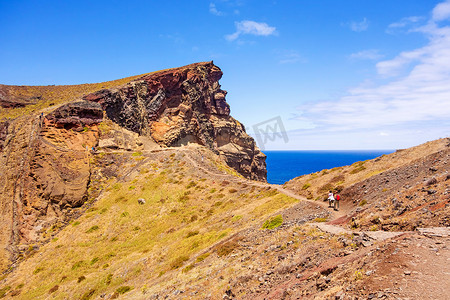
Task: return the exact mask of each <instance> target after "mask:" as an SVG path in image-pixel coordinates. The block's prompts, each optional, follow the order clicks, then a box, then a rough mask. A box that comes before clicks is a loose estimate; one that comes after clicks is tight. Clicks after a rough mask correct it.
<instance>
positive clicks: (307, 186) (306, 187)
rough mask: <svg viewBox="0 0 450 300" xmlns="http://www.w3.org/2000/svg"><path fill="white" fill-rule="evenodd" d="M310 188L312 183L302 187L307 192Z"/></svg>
mask: <svg viewBox="0 0 450 300" xmlns="http://www.w3.org/2000/svg"><path fill="white" fill-rule="evenodd" d="M310 186H311V184H310V183H305V184H304V185H303V186H302V190H307V189H308V188H309V187H310Z"/></svg>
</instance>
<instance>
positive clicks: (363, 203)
mask: <svg viewBox="0 0 450 300" xmlns="http://www.w3.org/2000/svg"><path fill="white" fill-rule="evenodd" d="M366 204H367V200H366V199H362V200H361V201H360V202H359V204H358V205H359V206H363V205H366Z"/></svg>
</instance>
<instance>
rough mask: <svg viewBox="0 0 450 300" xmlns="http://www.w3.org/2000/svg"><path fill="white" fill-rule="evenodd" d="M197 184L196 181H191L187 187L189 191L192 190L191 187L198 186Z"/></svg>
mask: <svg viewBox="0 0 450 300" xmlns="http://www.w3.org/2000/svg"><path fill="white" fill-rule="evenodd" d="M196 185H197V184H196V183H195V182H194V181H192V180H191V181H189V183H188V185H187V186H186V188H187V189H190V188H191V187H194V186H196Z"/></svg>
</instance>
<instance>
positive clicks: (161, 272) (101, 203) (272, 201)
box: [2, 148, 297, 299]
mask: <svg viewBox="0 0 450 300" xmlns="http://www.w3.org/2000/svg"><path fill="white" fill-rule="evenodd" d="M201 151H203V156H204V157H205V166H206V167H209V168H211V169H214V167H215V166H217V165H218V164H220V161H219V160H218V159H217V157H215V155H213V154H212V153H210V152H208V151H206V150H204V149H202V150H201ZM199 153H200V150H196V151H193V150H189V148H188V149H187V150H186V151H173V150H167V151H160V152H155V153H153V152H152V153H150V152H149V153H145V152H144V153H143V152H134V153H110V154H107V153H99V154H97V155H96V156H95V157H93V158H92V163H93V164H94V165H95V164H96V165H98V168H99V169H100V168H101V166H102V165H105V164H108V162H109V163H110V162H111V161H115V162H116V163H117V164H121V163H123V165H121V166H120V168H121V169H122V170H121V174H119V176H118V178H119V180H116V179H108V178H107V177H106V176H103V177H95V176H94V177H93V180H94V182H93V184H94V185H93V186H92V188H91V189H92V194H93V195H94V194H97V193H98V190H97V189H99V190H101V191H102V192H101V194H100V196H98V200H96V201H95V200H94V201H95V202H94V203H93V205H92V207H90V208H89V209H87V210H86V212H85V213H84V214H83V215H82V216H81V217H80V218H78V219H76V220H74V221H72V222H71V223H70V224H69V225H67V226H66V227H65V228H64V229H63V230H62V231H61V232H59V233H57V234H55V233H54V232H55V231H56V230H57V229H58V228H57V227H58V225H54V226H53V227H52V228H47V229H46V230H47V233H48V237H49V238H50V237H51V242H50V243H48V244H46V245H44V246H42V247H38V246H37V245H36V247H34V248H33V247H30V249H29V251H28V252H27V258H26V259H25V260H24V261H23V262H22V263H21V264H20V266H19V267H18V268H17V270H15V271H14V272H13V273H12V274H10V275H9V276H8V278H7V280H6V282H5V283H4V284H3V286H2V288H3V289H5V288H8V287H10V288H11V289H12V290H13V294H18V299H36V298H38V299H42V298H46V297H47V296H48V295H50V294H51V297H52V298H56V299H67V298H70V299H79V298H82V299H88V298H91V297H97V296H98V295H100V294H103V293H107V294H108V293H109V294H114V293H117V294H121V293H125V292H126V291H128V290H129V289H132V290H139V291H141V290H145V289H146V287H149V286H153V285H155V284H156V283H157V282H159V281H164V282H167V281H168V280H169V279H168V278H171V279H174V278H176V277H177V276H189V274H188V273H189V272H190V271H191V270H192V269H195V268H196V267H197V265H198V264H200V263H201V262H202V260H203V259H205V258H206V257H208V256H209V255H218V254H217V253H223V252H224V251H225V252H227V251H229V250H227V249H225V248H224V249H222V248H221V246H217V247H213V246H214V245H216V244H217V243H220V242H221V241H226V240H227V239H229V238H230V237H232V236H233V234H235V233H236V232H238V231H240V230H243V229H244V228H248V227H250V226H254V225H256V226H257V227H260V226H261V224H262V223H263V222H264V221H265V220H266V219H267V218H268V217H269V215H271V214H273V213H274V212H275V211H277V210H279V209H281V208H284V207H287V206H290V205H292V204H293V203H296V202H297V200H296V199H293V198H290V197H288V196H285V195H283V194H280V193H279V192H277V191H276V190H274V189H272V188H270V187H269V188H263V187H260V186H253V185H251V183H250V182H249V183H247V181H245V180H243V179H240V178H239V177H234V176H231V175H227V174H226V173H224V172H222V173H219V174H218V175H217V176H212V175H211V174H207V173H205V172H204V171H201V170H200V169H199V168H198V167H196V166H194V165H193V163H194V162H195V160H194V159H196V160H197V161H199V162H200V160H201V158H199V155H200V154H199ZM123 158H125V159H123ZM105 162H106V163H105ZM221 168H222V169H223V170H227V169H228V167H226V166H224V165H221ZM216 172H217V171H216ZM230 172H231V169H230ZM139 198H143V199H145V204H139V203H138V201H137V200H138V199H139ZM221 251H222V252H221ZM167 274H170V275H167ZM177 274H178V275H177ZM83 297H84V298H83Z"/></svg>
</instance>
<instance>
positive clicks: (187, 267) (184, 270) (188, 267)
mask: <svg viewBox="0 0 450 300" xmlns="http://www.w3.org/2000/svg"><path fill="white" fill-rule="evenodd" d="M193 268H194V264H190V265H188V266H186V267H185V268H184V269H183V273H187V272H189V271H190V270H192V269H193Z"/></svg>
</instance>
